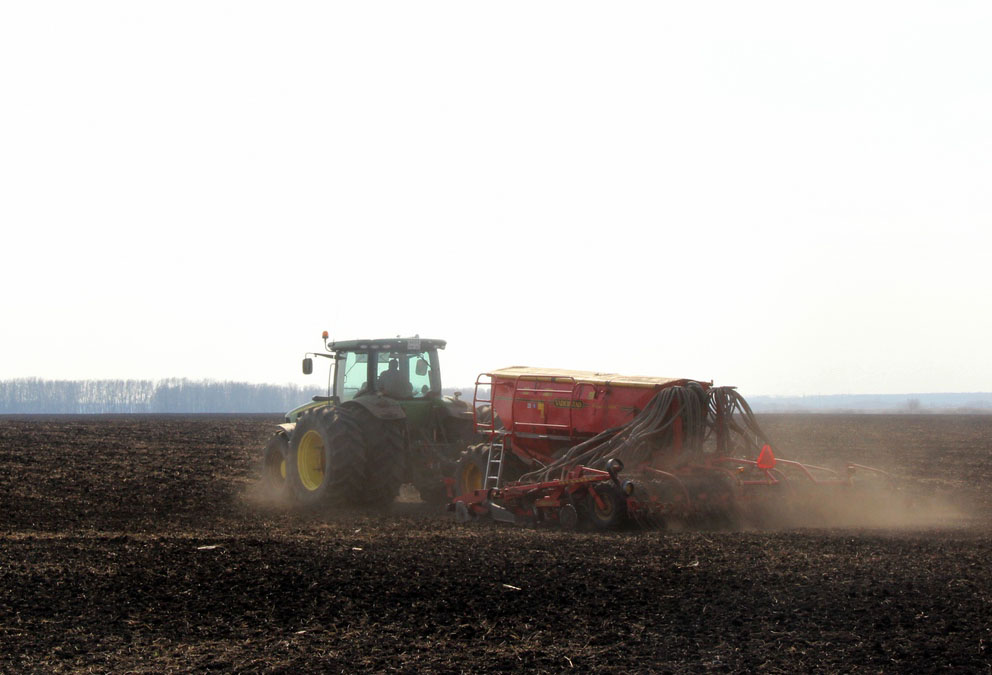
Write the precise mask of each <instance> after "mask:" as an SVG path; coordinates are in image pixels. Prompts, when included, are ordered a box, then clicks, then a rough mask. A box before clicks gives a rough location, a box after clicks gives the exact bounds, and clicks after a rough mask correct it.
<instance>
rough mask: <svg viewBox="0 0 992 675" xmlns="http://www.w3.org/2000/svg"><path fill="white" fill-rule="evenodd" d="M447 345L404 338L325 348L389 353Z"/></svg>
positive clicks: (344, 342)
mask: <svg viewBox="0 0 992 675" xmlns="http://www.w3.org/2000/svg"><path fill="white" fill-rule="evenodd" d="M446 344H448V343H447V341H445V340H431V339H428V338H418V337H404V338H400V337H397V338H381V339H377V340H337V341H335V342H328V343H327V348H328V349H329V350H331V351H342V352H367V351H370V350H373V349H374V350H376V351H391V352H422V351H424V350H426V349H430V348H432V347H434V348H436V349H444V346H445V345H446Z"/></svg>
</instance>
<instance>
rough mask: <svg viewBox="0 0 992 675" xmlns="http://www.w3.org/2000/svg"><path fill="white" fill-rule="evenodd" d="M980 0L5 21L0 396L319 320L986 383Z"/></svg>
mask: <svg viewBox="0 0 992 675" xmlns="http://www.w3.org/2000/svg"><path fill="white" fill-rule="evenodd" d="M990 35H992V5H990V4H989V3H987V2H981V3H965V2H955V3H943V2H932V3H913V2H864V1H858V2H849V3H843V2H842V3H838V2H832V3H819V4H813V3H796V2H781V3H760V2H758V3H753V2H748V3H741V2H701V3H686V2H677V3H675V2H673V3H661V2H646V3H635V2H627V3H613V2H600V3H585V2H534V1H533V0H529V1H527V2H499V3H487V4H480V3H470V2H450V3H436V2H431V3H421V2H396V3H390V2H376V3H365V2H359V3H355V2H352V3H331V2H313V3H291V2H279V3H276V2H271V3H257V2H244V1H238V2H233V1H232V2H204V1H202V0H198V1H197V2H176V1H171V2H159V3H150V2H133V1H129V2H119V3H111V2H86V3H79V2H35V1H32V2H22V3H19V2H8V3H3V4H2V5H0V227H2V233H3V235H2V242H3V246H2V260H0V294H2V295H0V303H2V304H0V312H2V318H0V379H7V378H13V377H23V376H39V377H45V378H103V377H113V378H128V377H130V378H159V377H171V376H178V377H190V378H213V379H237V380H247V381H253V382H299V383H308V382H309V383H318V382H320V381H321V380H322V378H314V379H308V378H305V377H304V376H302V375H300V374H299V361H300V358H301V357H302V355H303V352H304V351H306V350H313V349H317V348H318V347H319V345H320V339H319V336H320V332H321V331H322V330H324V329H328V330H330V331H331V332H332V335H333V336H335V337H337V338H339V339H347V338H354V337H379V336H384V337H390V336H394V335H396V334H403V335H410V334H413V333H419V334H420V335H421V336H424V337H441V338H446V339H447V340H448V341H449V346H448V349H447V350H446V352H444V354H443V357H444V363H443V366H442V368H443V373H444V376H445V381H446V383H447V384H450V385H465V384H470V383H472V382H474V380H475V375H476V373H478V372H480V371H484V370H490V369H493V368H499V367H504V366H509V365H533V366H550V367H562V368H575V369H590V370H600V371H613V372H621V373H627V374H642V375H669V376H680V377H694V378H699V379H706V380H709V379H714V380H716V381H717V383H719V384H736V385H738V386H739V387H741V389H742V391H743V392H744V393H745V394H802V393H806V394H827V393H902V392H923V391H990V390H992V358H990V354H989V345H990V344H992V311H990V310H992V277H990V273H989V267H988V259H989V256H990V253H992V234H990V233H992V197H990V187H992V39H990V37H989V36H990Z"/></svg>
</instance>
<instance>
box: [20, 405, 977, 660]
mask: <svg viewBox="0 0 992 675" xmlns="http://www.w3.org/2000/svg"><path fill="white" fill-rule="evenodd" d="M276 421H278V418H275V417H272V418H269V417H221V416H210V417H153V416H142V417H86V418H82V417H75V418H73V417H59V418H55V417H47V418H45V417H35V418H28V417H23V418H10V417H8V418H0V670H2V671H59V670H93V671H100V672H105V671H117V672H119V671H138V672H148V671H151V672H162V671H167V670H208V669H222V670H237V671H249V672H250V671H273V670H277V671H294V672H295V671H317V670H320V671H356V670H377V671H382V670H402V671H418V672H419V671H446V672H448V671H467V670H473V671H487V670H523V669H526V670H529V671H536V672H541V671H554V672H557V671H562V670H570V669H573V668H574V669H576V670H607V671H618V672H644V671H679V672H681V671H712V670H715V671H732V672H737V671H743V670H755V669H761V670H763V671H767V672H789V673H794V672H803V671H809V670H815V671H845V672H846V671H852V670H853V671H872V672H878V671H907V672H908V671H913V672H917V671H936V670H942V671H943V670H947V669H960V670H964V671H970V672H988V671H989V670H990V662H992V634H990V627H992V576H990V574H989V566H990V561H992V540H990V536H989V535H990V534H992V527H990V526H989V525H988V523H989V522H990V520H992V518H990V514H992V509H990V504H992V499H990V490H989V479H990V478H992V417H980V416H974V417H969V416H937V415H928V416H923V415H920V416H889V417H887V416H854V415H852V416H839V415H836V416H766V417H763V418H761V422H762V423H763V424H764V426H765V428H766V431H768V432H769V434H770V435H771V436H772V437H773V438H774V439H776V440H777V441H778V448H777V449H778V452H779V454H780V455H781V456H783V457H785V456H788V457H790V458H795V459H801V460H806V461H815V462H818V463H831V462H834V461H836V460H838V459H839V458H842V457H843V458H844V459H850V460H852V461H857V462H861V463H866V464H874V465H879V466H880V467H881V468H884V469H888V470H892V471H895V472H896V473H898V474H899V475H901V476H904V477H906V478H907V479H908V482H909V484H911V485H912V486H914V489H916V490H919V491H920V492H921V493H923V494H926V495H927V496H929V497H933V498H935V499H936V498H939V499H941V500H945V501H946V502H947V503H950V504H953V505H954V506H955V508H956V509H958V511H959V517H951V516H948V517H947V518H944V519H943V520H941V521H940V522H939V523H938V524H937V525H933V524H930V525H928V526H926V527H923V526H913V525H912V524H911V523H910V524H909V525H908V526H906V527H902V528H898V529H878V528H861V529H855V528H848V529H806V530H789V531H771V532H683V533H671V532H657V531H653V532H622V533H613V534H606V535H604V534H594V533H565V532H560V531H554V530H531V529H525V528H521V527H514V526H507V525H497V524H492V523H473V524H470V525H468V526H459V525H456V524H455V523H454V522H453V521H452V520H451V519H450V517H449V516H447V515H446V514H443V513H440V512H437V511H434V510H432V509H430V508H429V507H426V506H424V505H422V504H420V503H418V502H416V501H408V502H398V503H396V504H395V505H394V506H393V507H392V508H391V509H390V510H389V511H388V512H382V513H368V512H366V513H342V512H338V513H326V514H322V515H319V516H303V515H300V514H296V513H293V512H291V511H289V510H286V509H285V508H284V507H282V506H280V505H278V504H271V503H267V502H266V501H265V500H264V499H263V496H262V495H260V494H259V491H258V488H257V479H258V452H259V450H260V448H261V447H262V445H263V444H264V442H265V440H266V438H267V436H268V434H269V433H270V426H271V424H272V423H273V422H276ZM961 516H963V517H961Z"/></svg>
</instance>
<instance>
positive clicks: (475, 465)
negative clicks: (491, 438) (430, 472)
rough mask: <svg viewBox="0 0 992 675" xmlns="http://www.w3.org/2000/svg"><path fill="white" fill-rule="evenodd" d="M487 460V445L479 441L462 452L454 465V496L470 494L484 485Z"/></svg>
mask: <svg viewBox="0 0 992 675" xmlns="http://www.w3.org/2000/svg"><path fill="white" fill-rule="evenodd" d="M488 462H489V445H488V444H486V443H479V444H477V445H472V446H469V447H468V449H467V450H465V451H464V452H462V456H461V458H460V459H459V460H458V464H457V465H456V466H455V475H454V479H455V496H456V497H458V496H461V495H467V494H471V493H472V492H474V491H475V490H482V489H483V488H484V487H485V486H486V468H487V463H488Z"/></svg>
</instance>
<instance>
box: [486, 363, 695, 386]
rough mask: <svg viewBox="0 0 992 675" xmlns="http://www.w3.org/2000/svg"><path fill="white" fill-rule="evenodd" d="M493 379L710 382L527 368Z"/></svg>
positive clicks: (508, 370)
mask: <svg viewBox="0 0 992 675" xmlns="http://www.w3.org/2000/svg"><path fill="white" fill-rule="evenodd" d="M487 374H488V375H490V376H491V377H493V378H497V377H499V378H510V379H514V380H519V379H526V380H551V381H572V382H575V383H576V384H578V383H582V384H611V385H619V386H624V387H648V388H655V387H658V388H662V387H671V386H675V385H684V384H688V383H689V382H698V383H699V384H701V385H703V386H707V387H708V386H710V385H711V384H712V383H711V382H702V381H700V380H691V379H687V378H684V377H683V378H679V377H648V376H643V375H617V374H616V373H596V372H593V371H590V370H560V369H557V368H531V367H529V366H513V367H512V368H501V369H500V370H494V371H492V372H490V373H487Z"/></svg>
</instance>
